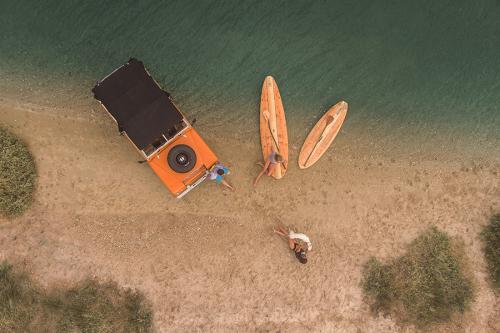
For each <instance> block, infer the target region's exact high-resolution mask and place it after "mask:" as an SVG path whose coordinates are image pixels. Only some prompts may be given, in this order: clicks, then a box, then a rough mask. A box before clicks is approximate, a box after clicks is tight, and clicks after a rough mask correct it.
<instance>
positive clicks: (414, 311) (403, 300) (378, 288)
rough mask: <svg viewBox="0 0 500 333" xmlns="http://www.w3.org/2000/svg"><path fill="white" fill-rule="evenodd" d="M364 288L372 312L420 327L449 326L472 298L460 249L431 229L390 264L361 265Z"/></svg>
mask: <svg viewBox="0 0 500 333" xmlns="http://www.w3.org/2000/svg"><path fill="white" fill-rule="evenodd" d="M362 287H363V291H364V292H365V295H366V297H367V299H369V300H370V302H371V308H372V310H373V311H375V312H379V311H385V312H392V313H393V314H395V315H396V316H397V317H398V318H399V319H400V320H402V321H404V322H406V321H408V322H411V323H413V324H415V325H416V326H419V327H422V326H426V325H429V324H432V323H438V322H444V321H447V320H448V319H450V317H451V315H452V314H453V313H454V312H457V311H458V312H463V311H465V310H466V309H467V307H468V305H469V304H470V302H471V301H472V298H473V290H472V283H471V281H470V280H469V279H468V278H466V276H465V275H464V273H463V267H462V264H461V262H460V255H459V252H458V250H457V249H454V248H453V247H452V244H451V241H450V239H449V237H448V236H447V235H446V234H445V233H443V232H440V231H438V230H437V229H436V228H434V227H432V228H430V229H429V230H427V231H425V232H424V233H422V234H421V235H420V236H419V237H417V238H416V239H415V240H414V241H413V242H412V243H411V244H410V245H409V246H408V249H407V251H406V253H405V254H404V255H403V256H402V257H400V258H396V259H393V260H391V261H390V262H389V263H388V264H385V265H384V264H382V263H380V262H379V261H378V260H377V259H375V258H371V259H370V260H369V261H368V262H367V263H366V264H365V265H364V269H363V281H362Z"/></svg>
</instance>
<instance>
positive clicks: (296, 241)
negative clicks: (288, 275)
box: [273, 225, 312, 264]
mask: <svg viewBox="0 0 500 333" xmlns="http://www.w3.org/2000/svg"><path fill="white" fill-rule="evenodd" d="M273 231H274V232H275V233H277V234H278V235H280V236H283V237H286V238H287V239H288V246H289V247H290V249H291V250H292V251H293V253H294V254H295V257H296V258H297V259H298V260H299V261H300V263H301V264H306V263H307V252H309V251H311V250H312V243H311V240H310V239H309V237H307V236H306V235H305V234H301V233H296V232H294V231H293V230H292V229H289V230H288V231H287V230H286V229H285V228H284V227H283V226H281V225H279V226H278V227H277V228H274V229H273Z"/></svg>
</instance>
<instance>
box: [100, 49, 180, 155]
mask: <svg viewBox="0 0 500 333" xmlns="http://www.w3.org/2000/svg"><path fill="white" fill-rule="evenodd" d="M92 92H93V93H94V97H95V98H96V99H97V100H99V101H100V102H101V103H102V104H103V105H104V106H105V107H106V109H107V110H108V112H109V113H110V114H111V116H112V117H113V118H115V120H116V122H117V123H118V127H119V128H120V130H123V131H125V133H127V136H128V137H129V138H130V140H132V142H133V143H134V144H135V145H136V146H137V148H139V149H141V150H143V149H144V148H146V147H147V146H148V145H150V144H152V143H153V142H154V141H155V140H157V139H159V138H161V137H162V135H165V136H166V137H171V136H172V133H173V132H177V129H178V128H180V127H182V125H181V126H180V127H179V125H180V123H182V121H183V118H184V117H183V116H182V114H181V113H180V111H179V110H178V109H177V107H176V106H175V105H174V104H173V103H172V101H171V100H170V94H169V93H168V92H166V91H164V90H162V89H161V88H160V87H159V86H158V84H157V83H156V81H155V80H154V79H153V78H152V77H151V76H150V75H149V73H148V72H147V70H146V68H145V67H144V64H143V63H142V62H141V61H139V60H137V59H134V58H131V59H130V60H129V61H128V62H127V63H126V64H125V65H123V66H121V67H119V68H118V69H116V70H115V71H114V72H113V73H111V74H109V75H108V76H107V77H105V78H104V79H102V80H101V81H100V82H98V83H97V84H96V85H95V87H94V88H93V89H92Z"/></svg>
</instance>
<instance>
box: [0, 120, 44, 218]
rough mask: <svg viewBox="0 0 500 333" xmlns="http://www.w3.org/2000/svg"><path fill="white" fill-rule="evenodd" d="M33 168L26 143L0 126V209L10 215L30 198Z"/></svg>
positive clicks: (29, 200)
mask: <svg viewBox="0 0 500 333" xmlns="http://www.w3.org/2000/svg"><path fill="white" fill-rule="evenodd" d="M35 182H36V168H35V162H34V160H33V156H31V153H30V152H29V150H28V148H27V147H26V145H25V144H24V143H23V142H22V141H21V140H20V139H19V138H17V137H16V136H14V135H13V134H12V133H10V132H9V131H7V130H6V129H4V128H1V127H0V213H1V214H3V215H5V216H8V217H13V216H16V215H19V214H21V213H22V212H24V211H25V210H26V209H27V208H28V207H29V205H30V204H31V202H32V201H33V191H34V189H35Z"/></svg>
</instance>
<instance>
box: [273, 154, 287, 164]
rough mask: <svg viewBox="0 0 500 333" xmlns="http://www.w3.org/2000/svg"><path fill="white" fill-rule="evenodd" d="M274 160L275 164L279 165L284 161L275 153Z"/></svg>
mask: <svg viewBox="0 0 500 333" xmlns="http://www.w3.org/2000/svg"><path fill="white" fill-rule="evenodd" d="M274 160H275V161H276V162H278V163H281V162H283V161H284V160H285V159H284V158H283V156H282V155H280V154H278V153H276V154H275V155H274Z"/></svg>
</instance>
